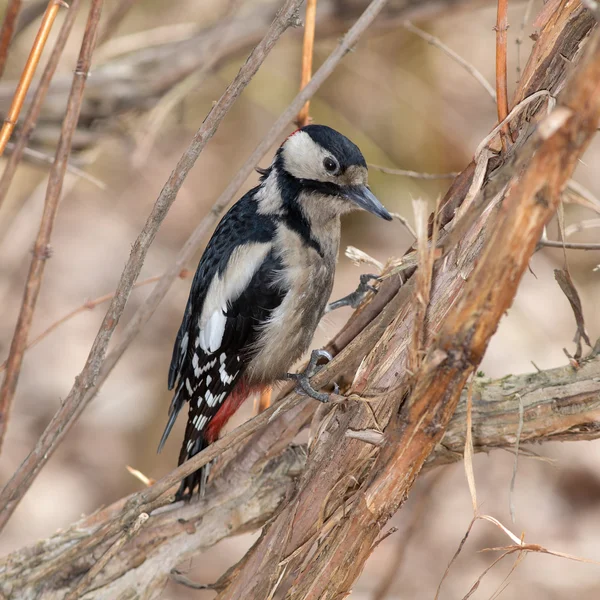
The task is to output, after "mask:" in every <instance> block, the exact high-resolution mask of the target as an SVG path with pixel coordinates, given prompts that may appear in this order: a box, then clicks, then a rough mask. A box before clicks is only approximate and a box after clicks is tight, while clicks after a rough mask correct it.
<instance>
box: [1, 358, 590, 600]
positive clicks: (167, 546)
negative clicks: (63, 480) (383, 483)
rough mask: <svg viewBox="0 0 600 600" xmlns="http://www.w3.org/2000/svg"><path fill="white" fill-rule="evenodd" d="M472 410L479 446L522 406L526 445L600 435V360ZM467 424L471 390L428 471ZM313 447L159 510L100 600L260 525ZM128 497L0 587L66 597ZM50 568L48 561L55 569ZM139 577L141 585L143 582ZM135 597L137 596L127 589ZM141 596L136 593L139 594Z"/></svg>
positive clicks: (480, 387)
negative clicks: (73, 551)
mask: <svg viewBox="0 0 600 600" xmlns="http://www.w3.org/2000/svg"><path fill="white" fill-rule="evenodd" d="M475 390H476V391H475V398H474V410H473V440H474V444H475V451H476V452H487V451H489V450H491V449H494V448H509V449H510V448H513V447H514V442H515V437H516V435H517V430H518V426H519V411H520V409H519V398H518V396H520V398H521V402H522V403H523V428H522V433H521V441H522V442H525V441H527V442H541V441H547V440H556V439H558V440H561V441H576V440H585V439H592V438H597V437H600V421H599V418H598V411H599V409H600V358H598V357H597V356H596V357H595V358H593V359H590V360H587V361H584V362H583V364H582V367H581V369H579V370H578V371H574V370H573V369H572V368H571V367H569V366H567V367H561V368H558V369H550V370H548V371H542V372H538V373H530V374H527V375H517V376H511V377H504V378H502V379H498V380H494V381H489V380H480V379H478V380H477V383H476V386H475ZM465 422H466V392H463V394H462V396H461V401H460V404H459V406H458V408H457V410H456V413H455V415H454V417H453V418H452V421H451V422H450V425H449V426H448V429H447V431H446V434H445V436H444V438H443V440H442V442H441V444H439V445H438V446H437V448H436V450H435V452H434V453H433V454H432V455H431V456H430V458H429V460H428V462H427V468H431V467H434V466H438V465H444V464H447V463H449V462H454V461H456V460H460V459H461V458H462V452H463V448H464V436H465V431H466V427H465ZM305 463H306V450H305V449H304V448H303V447H299V446H296V447H294V446H290V447H288V449H287V450H286V451H285V452H283V454H281V455H278V456H277V457H276V458H274V459H271V460H270V461H268V462H267V463H266V464H264V463H263V462H255V463H254V464H253V465H252V468H249V467H250V465H248V464H245V465H244V469H237V470H236V471H235V473H236V476H235V477H234V478H233V479H229V478H228V480H227V486H226V487H225V486H223V487H220V488H217V489H213V490H209V494H208V500H207V501H206V502H199V503H194V504H192V505H184V504H182V503H178V504H174V505H170V506H169V507H165V508H163V509H160V510H158V511H155V512H154V513H153V514H152V516H151V519H150V520H149V522H148V524H147V525H146V526H145V528H144V529H143V530H142V532H140V533H139V534H138V537H136V539H135V540H134V541H133V542H130V543H128V544H127V545H125V546H124V547H123V548H122V549H121V550H120V551H119V553H118V554H117V555H115V556H114V557H113V558H112V560H111V561H110V563H109V564H108V566H107V568H106V570H105V571H103V572H102V574H101V575H100V576H99V577H98V578H97V579H96V580H95V581H94V598H95V599H100V598H106V599H111V598H119V597H125V596H127V594H128V593H131V592H133V590H134V589H135V593H137V594H138V596H137V597H145V594H146V592H147V591H149V590H158V589H160V588H161V587H162V586H163V585H164V583H165V582H166V580H167V578H168V577H169V574H170V572H171V570H172V569H173V568H175V567H176V566H177V565H178V564H179V563H180V562H181V561H183V560H185V559H187V558H188V557H191V556H193V555H194V554H196V553H197V552H199V551H201V550H204V549H206V548H209V547H210V546H212V545H214V544H216V543H217V542H218V541H220V540H222V539H224V538H225V537H228V536H231V535H236V534H239V533H241V532H243V531H246V530H254V529H257V528H259V527H261V526H262V525H263V524H264V523H265V522H266V521H268V519H270V518H271V517H272V516H273V514H274V513H275V510H276V509H277V506H278V505H279V503H280V502H281V500H282V499H283V498H284V497H285V495H286V493H287V491H288V490H289V489H290V484H292V482H293V480H294V479H295V478H297V477H298V476H299V475H300V474H301V473H302V470H303V469H304V466H305ZM123 504H124V501H120V502H117V503H115V504H114V505H112V506H110V507H108V508H106V509H103V510H101V511H99V512H97V513H95V514H93V515H90V516H89V517H85V518H84V519H82V520H80V521H79V522H78V523H76V524H74V525H73V526H72V527H70V528H68V529H66V530H65V531H61V532H59V533H57V534H55V535H54V536H52V538H50V539H48V540H45V541H44V542H39V543H37V544H36V545H35V546H33V547H30V548H22V549H20V550H17V551H15V552H13V553H12V554H10V555H9V556H7V557H5V558H4V559H3V560H2V561H1V562H0V582H2V583H0V593H2V594H4V595H5V596H7V597H11V596H13V597H19V598H23V599H24V600H37V599H38V598H39V599H41V598H48V599H49V600H59V599H62V598H64V597H65V595H66V594H67V593H68V592H69V591H70V590H72V589H73V588H74V587H75V586H76V585H78V584H79V581H80V579H81V577H82V573H83V572H85V571H86V570H87V569H89V568H91V567H92V566H93V565H94V564H95V561H96V558H97V557H98V556H100V555H102V554H103V552H104V551H105V550H106V549H107V548H109V547H110V545H111V544H112V543H113V542H114V540H115V538H114V537H111V538H109V539H107V540H105V541H104V542H103V543H102V544H101V545H100V546H98V547H96V548H94V549H93V550H91V549H88V550H84V551H82V552H81V553H79V554H78V557H77V560H76V561H73V560H70V559H69V558H68V555H67V554H66V551H67V550H68V549H70V548H72V547H75V548H77V547H78V546H80V545H81V539H82V537H86V538H88V537H90V536H91V537H93V536H94V535H95V534H96V533H97V532H98V531H99V530H100V528H101V526H102V525H104V524H105V523H106V522H107V521H108V520H109V519H110V518H112V517H114V515H115V514H117V513H118V512H119V511H120V510H122V508H123ZM48 567H49V568H48ZM134 583H135V587H134ZM127 597H129V596H127ZM131 597H132V598H134V597H136V596H133V595H132V596H131Z"/></svg>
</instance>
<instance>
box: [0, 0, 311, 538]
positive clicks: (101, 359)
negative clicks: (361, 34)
mask: <svg viewBox="0 0 600 600" xmlns="http://www.w3.org/2000/svg"><path fill="white" fill-rule="evenodd" d="M301 2H302V0H287V1H286V2H285V4H284V6H283V7H282V8H281V9H280V10H279V11H278V13H277V15H276V16H275V19H274V20H273V22H272V23H271V26H270V27H269V29H268V31H267V33H266V34H265V36H264V37H263V39H262V40H261V42H260V43H259V44H258V45H257V46H256V47H255V48H254V50H252V52H251V54H250V56H249V57H248V59H247V60H246V62H245V63H244V65H243V66H242V68H241V69H240V71H239V73H238V74H237V75H236V77H235V79H234V80H233V81H232V83H231V84H230V85H229V86H228V87H227V89H226V90H225V92H224V93H223V95H222V96H221V98H220V99H219V100H218V101H217V103H216V104H215V105H214V106H213V108H212V109H211V111H210V112H209V114H208V116H207V117H206V119H205V120H204V122H203V123H202V125H201V126H200V129H198V131H197V132H196V134H195V135H194V138H193V139H192V142H191V143H190V145H189V147H188V148H187V150H186V151H185V152H184V154H183V156H182V157H181V158H180V160H179V162H178V163H177V166H176V167H175V169H174V170H173V172H172V173H171V175H170V176H169V179H168V180H167V183H166V184H165V186H164V187H163V189H162V191H161V193H160V195H159V197H158V199H157V200H156V203H155V204H154V207H153V209H152V211H151V213H150V215H149V216H148V219H147V220H146V223H145V225H144V228H143V229H142V231H141V233H140V235H139V236H138V238H137V240H136V241H135V243H134V245H133V248H132V251H131V254H130V256H129V259H128V261H127V264H126V265H125V269H124V270H123V273H122V275H121V279H120V280H119V284H118V286H117V290H116V292H115V296H114V298H113V300H112V302H111V304H110V306H109V308H108V311H107V313H106V315H105V317H104V320H103V321H102V324H101V326H100V330H99V331H98V334H97V336H96V339H95V340H94V343H93V345H92V348H91V350H90V353H89V355H88V359H87V361H86V364H85V366H84V368H83V370H82V371H81V373H80V374H79V376H78V377H77V378H76V380H75V384H74V385H73V387H72V389H71V391H70V392H69V394H68V395H67V397H66V399H65V400H64V402H63V403H62V405H61V407H60V409H59V410H58V411H57V413H56V414H55V415H54V417H53V418H52V420H51V421H50V423H49V424H48V426H47V427H46V429H45V431H44V433H43V434H42V436H41V437H40V439H39V440H38V442H37V444H36V446H35V448H34V449H33V450H32V452H31V453H30V454H29V455H28V456H27V458H26V459H25V461H24V462H23V463H22V464H21V466H20V467H19V469H18V470H17V472H16V473H15V474H14V475H13V477H12V478H11V480H10V481H9V482H8V484H7V485H6V487H5V488H4V489H3V490H2V493H1V494H0V529H2V528H3V527H4V525H5V524H6V522H7V520H8V519H9V518H10V515H11V514H12V512H13V511H14V509H15V508H16V506H17V504H18V502H19V500H20V499H21V498H22V497H23V495H24V494H25V492H26V491H27V489H28V488H29V486H30V485H31V483H32V481H33V479H34V478H35V476H36V475H37V473H38V472H39V471H40V469H41V468H42V466H43V465H44V464H45V463H46V461H47V460H48V458H49V457H50V456H51V455H52V452H53V451H54V449H55V448H56V446H57V445H58V443H59V442H60V441H61V440H62V438H63V437H64V435H65V434H66V432H67V431H69V429H70V426H71V425H72V424H73V423H74V421H75V420H76V418H77V416H78V415H79V414H80V413H81V411H82V410H83V407H85V406H86V404H87V403H88V402H89V400H90V399H91V398H92V397H93V396H94V394H95V393H96V391H97V389H98V387H97V384H98V379H99V375H100V369H101V367H103V368H104V375H103V377H102V381H104V377H105V376H106V374H108V372H110V371H111V370H112V368H113V367H114V365H115V363H116V360H112V361H111V360H108V359H107V356H106V352H107V348H108V344H109V342H110V339H111V337H112V334H113V332H114V330H115V328H116V326H117V324H118V322H119V319H120V318H121V315H122V314H123V310H124V308H125V304H126V302H127V299H128V298H129V294H130V293H131V289H132V287H133V284H134V282H135V280H136V279H137V277H138V275H139V272H140V270H141V268H142V265H143V262H144V259H145V257H146V253H147V252H148V249H149V247H150V244H151V243H152V241H153V240H154V237H155V235H156V232H157V231H158V228H159V227H160V224H161V223H162V221H163V220H164V218H165V217H166V215H167V213H168V211H169V209H170V207H171V205H172V204H173V202H174V201H175V198H176V197H177V193H178V191H179V189H180V188H181V186H182V184H183V182H184V181H185V178H186V176H187V174H188V173H189V171H190V169H191V168H192V167H193V165H194V164H195V162H196V160H197V159H198V156H199V155H200V153H201V152H202V150H203V149H204V147H205V146H206V144H207V143H208V141H209V140H210V138H211V137H212V136H213V135H214V133H215V132H216V130H217V128H218V126H219V124H220V123H221V121H222V120H223V118H224V117H225V115H226V114H227V113H228V112H229V109H230V108H231V106H232V105H233V103H234V102H235V100H236V99H237V98H238V96H239V95H240V94H241V93H242V91H243V90H244V88H245V87H246V86H247V85H248V83H249V82H250V80H251V79H252V77H253V76H254V74H255V73H256V72H257V71H258V69H259V67H260V65H261V64H262V63H263V61H264V60H265V58H266V57H267V55H268V54H269V52H270V51H271V49H272V48H273V46H274V45H275V43H276V41H277V40H278V39H279V37H280V36H281V35H282V34H283V32H284V31H286V30H287V29H288V27H290V26H292V25H295V24H296V20H297V17H296V12H297V10H298V7H299V6H300V4H301ZM296 110H297V109H296ZM288 122H289V120H288ZM239 185H241V182H240V184H239ZM217 214H218V213H217ZM215 218H216V214H215ZM182 268H183V267H179V268H178V269H177V271H176V272H174V273H173V279H171V282H172V281H173V280H174V279H175V277H177V274H178V273H179V272H180V271H181V270H182ZM169 274H170V271H169ZM164 282H165V276H164V275H163V277H162V278H161V280H160V281H159V282H158V284H157V286H156V288H155V289H154V290H153V293H152V294H151V295H150V298H153V297H156V296H155V294H157V293H160V292H161V291H162V289H163V287H164ZM161 284H162V285H161ZM167 289H168V287H167ZM164 293H166V290H165V292H164ZM164 293H163V296H164ZM163 296H161V298H162V297H163ZM150 298H149V299H150ZM147 306H148V304H147V303H146V304H144V307H147ZM152 311H153V309H152ZM152 311H151V312H150V314H152ZM139 313H140V311H138V313H136V315H137V314H139ZM150 314H148V317H149V316H150ZM132 323H133V326H141V320H136V317H135V316H134V319H133V320H132V322H130V324H129V325H130V326H131V325H132ZM129 331H130V332H131V329H129ZM137 331H139V329H137V327H136V329H135V332H134V334H133V335H131V333H129V335H128V337H125V339H124V340H123V341H125V340H127V341H126V344H123V343H121V344H120V346H119V348H120V350H119V352H117V353H115V351H113V358H117V359H118V357H120V355H121V354H122V353H123V352H124V350H125V348H126V347H127V346H128V345H129V343H130V342H131V340H132V339H133V337H134V336H135V334H136V333H137Z"/></svg>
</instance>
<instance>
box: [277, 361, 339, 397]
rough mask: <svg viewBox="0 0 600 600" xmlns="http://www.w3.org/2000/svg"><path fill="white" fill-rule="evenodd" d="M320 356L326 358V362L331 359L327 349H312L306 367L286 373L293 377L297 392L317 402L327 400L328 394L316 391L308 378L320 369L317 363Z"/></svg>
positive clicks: (288, 376) (289, 377)
mask: <svg viewBox="0 0 600 600" xmlns="http://www.w3.org/2000/svg"><path fill="white" fill-rule="evenodd" d="M321 358H325V359H327V362H329V361H330V360H332V356H331V354H329V352H327V350H313V351H312V352H311V354H310V361H309V362H308V365H307V366H306V369H304V371H302V372H301V373H288V374H287V378H288V379H293V380H294V381H295V382H296V392H297V393H298V394H304V395H306V396H309V397H310V398H314V399H315V400H318V401H319V402H329V394H327V393H325V392H318V391H317V390H315V388H313V386H312V385H311V384H310V378H311V377H313V376H314V375H316V374H317V373H318V372H319V371H320V370H321V369H322V366H321V365H318V364H317V363H318V362H319V359H321Z"/></svg>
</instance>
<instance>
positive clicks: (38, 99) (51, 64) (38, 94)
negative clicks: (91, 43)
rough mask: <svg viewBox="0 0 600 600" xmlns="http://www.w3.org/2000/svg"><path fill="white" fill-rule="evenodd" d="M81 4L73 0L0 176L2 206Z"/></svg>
mask: <svg viewBox="0 0 600 600" xmlns="http://www.w3.org/2000/svg"><path fill="white" fill-rule="evenodd" d="M79 5H80V0H71V4H70V6H69V11H68V12H67V15H66V17H65V20H64V22H63V25H62V27H61V28H60V32H59V34H58V38H57V39H56V43H55V44H54V48H53V49H52V54H51V55H50V58H49V59H48V64H47V65H46V68H45V69H44V73H43V74H42V77H41V79H40V82H39V83H38V86H37V89H36V91H35V94H34V96H33V99H32V101H31V105H30V106H29V109H28V111H27V115H26V116H25V121H24V122H23V126H22V127H21V130H20V131H19V133H18V135H17V139H16V141H15V147H14V149H13V151H12V154H11V155H10V158H9V159H8V162H7V163H6V167H4V172H3V173H2V177H1V178H0V206H2V203H3V202H4V200H5V198H6V194H7V192H8V188H9V187H10V184H11V182H12V180H13V177H14V176H15V173H16V171H17V166H18V165H19V162H20V161H21V158H22V157H23V154H24V153H25V150H26V147H27V143H28V142H29V138H30V137H31V133H32V132H33V130H34V128H35V125H36V123H37V120H38V118H39V116H40V113H41V111H42V106H43V104H44V100H45V99H46V95H47V94H48V89H49V87H50V82H51V81H52V78H53V77H54V73H55V72H56V67H57V66H58V62H59V61H60V57H61V56H62V53H63V50H64V48H65V45H66V43H67V39H68V38H69V34H70V33H71V30H72V29H73V24H74V23H75V18H76V17H77V12H78V10H79Z"/></svg>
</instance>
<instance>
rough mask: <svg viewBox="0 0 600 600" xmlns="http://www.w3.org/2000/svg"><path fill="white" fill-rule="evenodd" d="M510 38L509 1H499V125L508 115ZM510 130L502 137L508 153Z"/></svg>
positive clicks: (497, 27)
mask: <svg viewBox="0 0 600 600" xmlns="http://www.w3.org/2000/svg"><path fill="white" fill-rule="evenodd" d="M507 38H508V0H498V9H497V18H496V104H497V106H498V123H501V122H502V121H504V119H506V117H507V115H508V85H507V80H506V45H507ZM509 136H510V129H509V126H508V124H507V125H505V126H504V127H503V128H502V132H501V134H500V137H501V139H502V149H503V150H504V152H506V150H507V147H508V139H509Z"/></svg>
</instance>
